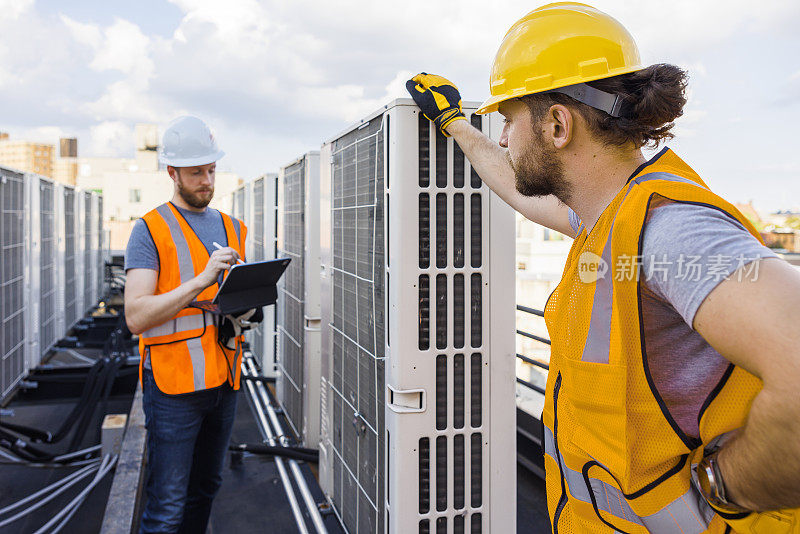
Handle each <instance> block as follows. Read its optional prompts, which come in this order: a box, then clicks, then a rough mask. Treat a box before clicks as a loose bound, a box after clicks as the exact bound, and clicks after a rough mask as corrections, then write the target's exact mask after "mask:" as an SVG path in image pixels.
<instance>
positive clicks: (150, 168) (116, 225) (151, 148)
mask: <svg viewBox="0 0 800 534" xmlns="http://www.w3.org/2000/svg"><path fill="white" fill-rule="evenodd" d="M158 140H159V133H158V126H157V125H155V124H137V125H136V129H135V153H134V157H133V158H86V157H79V158H77V168H78V185H79V186H80V187H82V188H85V189H92V190H97V191H101V192H102V193H103V214H104V218H105V221H106V225H107V227H108V228H109V232H110V235H109V244H110V249H111V250H112V251H115V250H116V251H119V250H124V249H125V247H126V245H127V243H128V238H129V237H130V233H131V229H132V228H133V224H134V222H135V221H136V219H138V218H140V217H142V216H143V215H144V214H145V213H147V212H148V211H150V210H151V209H153V208H156V207H157V206H159V205H160V204H162V203H164V202H165V201H166V200H168V199H169V198H171V197H172V191H173V185H172V180H171V179H170V178H169V176H168V174H167V171H166V168H165V167H164V166H163V165H160V164H159V163H158ZM241 183H242V180H241V179H240V178H239V176H238V175H237V174H235V173H231V172H217V176H216V182H215V186H214V200H212V201H211V204H210V205H211V206H212V207H215V208H217V209H221V205H222V200H221V199H222V198H223V197H225V196H228V195H229V194H230V193H232V192H233V190H234V189H236V188H237V187H239V185H240V184H241Z"/></svg>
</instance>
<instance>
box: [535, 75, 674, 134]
mask: <svg viewBox="0 0 800 534" xmlns="http://www.w3.org/2000/svg"><path fill="white" fill-rule="evenodd" d="M687 79H688V75H687V73H686V71H684V70H683V69H681V68H680V67H677V66H675V65H669V64H666V63H659V64H656V65H651V66H649V67H647V68H646V69H642V70H638V71H636V72H631V73H628V74H621V75H619V76H613V77H611V78H605V79H602V80H595V81H593V82H587V85H590V86H592V87H594V88H596V89H600V90H601V91H605V92H607V93H613V94H618V95H620V96H621V97H622V107H621V109H620V116H619V117H612V116H611V115H609V114H608V113H605V112H603V111H600V110H599V109H595V108H593V107H590V106H587V105H586V104H582V103H580V102H578V101H577V100H574V99H572V98H570V97H568V96H567V95H564V94H561V93H539V94H533V95H528V96H525V97H523V98H522V100H523V102H525V103H526V104H527V105H528V107H529V108H530V110H531V114H532V115H533V117H534V119H538V118H540V117H541V116H542V115H543V114H544V113H545V112H546V111H547V110H548V109H549V108H550V106H552V105H553V104H562V105H564V106H567V107H569V108H572V109H574V110H577V111H578V112H579V113H580V114H581V115H582V116H583V117H584V118H585V119H586V122H587V123H588V125H589V129H590V130H591V132H592V133H593V134H594V135H595V136H596V137H598V138H599V139H600V140H601V141H602V142H603V143H605V144H606V145H611V146H624V145H626V144H629V143H633V144H634V146H635V147H636V148H640V147H642V146H645V145H652V146H657V145H658V144H659V143H660V142H661V141H663V140H665V139H671V138H672V137H674V135H673V134H672V133H671V132H670V130H671V129H672V127H673V126H674V125H675V122H674V121H675V119H677V118H678V117H680V116H681V115H683V106H684V105H685V104H686V95H685V93H686V84H687Z"/></svg>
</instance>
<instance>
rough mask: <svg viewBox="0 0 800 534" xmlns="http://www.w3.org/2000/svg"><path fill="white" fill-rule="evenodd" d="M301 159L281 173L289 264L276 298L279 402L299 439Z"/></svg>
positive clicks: (301, 380)
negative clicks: (280, 388)
mask: <svg viewBox="0 0 800 534" xmlns="http://www.w3.org/2000/svg"><path fill="white" fill-rule="evenodd" d="M305 168H306V164H305V158H303V159H301V160H300V161H298V162H297V163H295V164H294V165H291V166H290V167H287V168H286V169H285V171H284V173H283V249H282V250H280V251H279V252H278V255H279V256H280V257H289V258H291V259H292V261H291V262H290V263H289V267H287V269H286V273H285V274H284V275H283V278H282V281H283V283H282V284H281V287H280V291H281V296H280V298H279V299H278V346H279V350H278V368H279V369H280V371H281V380H283V385H282V390H281V391H282V393H281V396H282V398H281V399H280V401H281V404H282V405H283V408H284V410H285V411H286V415H287V417H288V419H289V423H290V424H291V425H292V427H293V428H294V431H295V433H296V434H297V435H298V436H300V435H301V430H302V428H303V384H304V376H303V370H304V369H303V354H304V343H305V335H304V334H305V332H304V327H305V306H304V298H305V276H304V273H305V265H304V263H305V258H304V250H305V222H304V221H305V219H304V214H303V210H304V206H305V180H306V176H305Z"/></svg>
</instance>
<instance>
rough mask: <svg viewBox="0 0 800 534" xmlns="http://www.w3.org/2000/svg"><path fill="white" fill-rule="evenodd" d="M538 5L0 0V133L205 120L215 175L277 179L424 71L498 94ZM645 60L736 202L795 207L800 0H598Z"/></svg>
mask: <svg viewBox="0 0 800 534" xmlns="http://www.w3.org/2000/svg"><path fill="white" fill-rule="evenodd" d="M539 5H541V3H538V2H533V3H529V2H518V1H510V0H493V1H492V2H488V1H486V0H483V1H481V2H478V1H475V0H461V1H459V2H454V1H437V0H405V1H404V2H402V3H396V2H385V1H375V0H373V1H354V0H337V1H335V2H331V1H328V0H325V1H319V0H276V1H272V0H262V1H256V0H226V1H224V2H223V1H219V0H217V1H213V0H169V1H167V0H137V1H136V2H131V1H130V0H125V1H119V0H105V1H93V2H90V1H85V0H70V1H69V2H63V0H0V35H2V36H3V37H2V39H0V131H4V132H9V133H10V134H11V136H12V137H15V138H24V139H30V140H39V141H46V142H55V141H56V140H57V139H58V137H60V136H67V137H77V138H78V143H79V144H78V146H79V154H80V155H81V156H128V157H130V156H132V154H133V131H134V125H135V124H136V123H137V122H153V123H157V124H159V125H160V127H161V129H162V131H163V128H164V127H165V126H166V125H167V124H168V123H169V121H170V120H171V119H173V118H175V117H177V116H179V115H182V114H187V113H188V114H194V115H198V116H200V117H201V118H203V119H204V120H206V121H207V122H208V123H209V124H210V125H211V127H212V128H213V130H214V131H215V134H216V137H217V139H218V140H219V142H220V144H221V147H222V148H223V150H225V151H226V153H227V155H226V157H225V158H224V159H223V160H222V161H220V165H219V166H220V169H222V170H231V171H234V172H237V173H239V174H240V175H241V176H242V177H244V178H245V179H250V178H253V177H255V176H257V175H260V174H263V173H265V172H275V171H277V169H278V168H279V167H280V166H281V165H284V164H286V163H289V162H291V161H293V160H294V159H296V158H297V157H298V156H300V155H302V154H303V153H305V152H306V151H308V150H315V149H318V148H319V146H320V144H321V143H322V142H323V141H324V140H326V139H329V138H330V137H331V136H333V135H335V134H336V133H337V132H340V131H341V130H343V129H344V128H346V127H347V126H348V124H351V123H353V122H355V121H357V120H358V119H360V118H361V117H362V116H365V115H367V114H368V113H370V112H371V111H373V110H375V109H377V108H378V107H380V106H382V105H383V104H385V103H386V102H388V101H390V100H392V99H394V98H397V97H406V96H407V93H406V92H405V81H406V79H408V78H409V77H410V76H412V75H414V74H416V73H417V72H419V71H426V72H431V73H437V74H441V75H444V76H446V77H448V78H450V79H451V80H453V81H454V82H455V83H456V84H457V85H458V86H459V88H460V90H461V94H462V97H463V99H464V100H483V99H485V97H486V96H488V77H489V69H490V68H491V65H492V61H493V59H494V55H495V53H496V51H497V48H498V46H499V44H500V42H501V40H502V38H503V36H504V34H505V32H506V30H507V29H508V28H509V27H510V26H511V25H512V24H513V23H514V22H515V21H516V20H517V19H519V18H520V17H522V16H523V15H524V14H525V13H527V12H528V11H530V10H531V9H534V8H535V7H537V6H539ZM593 5H595V6H596V7H598V8H600V9H602V10H603V11H606V12H607V13H609V14H611V15H612V16H614V17H615V18H617V19H618V20H619V21H620V22H622V23H623V24H624V25H625V26H626V27H627V28H628V30H629V31H630V32H631V34H633V36H634V38H635V39H636V40H637V42H638V44H639V49H640V52H641V55H642V60H643V62H644V63H645V64H652V63H661V62H666V63H674V64H677V65H680V66H682V67H684V68H686V69H688V71H689V74H690V85H689V101H688V104H687V106H686V108H685V113H684V116H683V117H681V118H680V119H679V120H678V121H677V125H676V129H675V133H676V138H675V139H674V140H672V141H670V142H669V143H668V145H669V146H670V147H672V148H673V149H675V150H676V151H677V152H678V154H679V155H680V156H681V157H682V158H683V159H684V160H686V161H687V162H688V163H689V164H690V165H691V166H692V167H694V168H695V170H696V171H698V172H699V173H700V175H701V176H702V177H703V178H704V179H705V180H706V182H708V183H709V185H710V186H711V188H712V189H714V190H715V191H717V192H718V193H720V194H721V195H722V196H724V197H725V198H727V199H728V200H730V201H734V202H748V201H751V200H752V201H753V203H754V204H755V206H756V208H758V209H759V210H762V211H774V210H778V209H792V208H794V209H798V210H800V148H798V142H797V138H798V137H799V136H800V134H799V133H798V129H799V127H800V103H799V102H798V101H799V100H800V33H799V32H798V31H797V28H798V27H800V2H798V1H797V0H762V1H760V2H758V3H753V2H752V1H747V2H745V1H744V0H724V1H721V0H720V1H718V0H671V1H663V0H597V1H595V2H594V4H593Z"/></svg>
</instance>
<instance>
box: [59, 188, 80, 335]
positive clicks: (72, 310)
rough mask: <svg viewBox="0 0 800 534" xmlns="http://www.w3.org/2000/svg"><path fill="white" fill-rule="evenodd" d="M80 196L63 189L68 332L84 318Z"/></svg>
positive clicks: (72, 190)
mask: <svg viewBox="0 0 800 534" xmlns="http://www.w3.org/2000/svg"><path fill="white" fill-rule="evenodd" d="M79 198H80V194H79V193H78V192H77V191H75V188H73V187H71V186H64V189H63V211H62V213H63V223H62V224H63V225H64V308H63V309H64V330H65V331H68V330H69V329H71V328H72V327H73V326H75V323H76V322H77V321H78V319H80V318H81V317H82V313H83V300H82V298H81V291H82V289H81V284H82V278H81V271H82V268H83V261H82V258H83V255H82V247H81V242H82V240H81V239H80V237H81V235H80V233H79V228H80V212H81V209H80V202H79Z"/></svg>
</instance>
